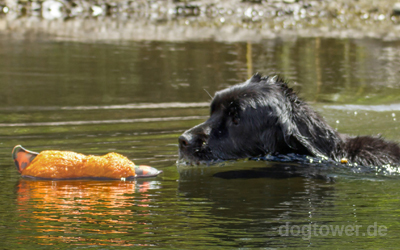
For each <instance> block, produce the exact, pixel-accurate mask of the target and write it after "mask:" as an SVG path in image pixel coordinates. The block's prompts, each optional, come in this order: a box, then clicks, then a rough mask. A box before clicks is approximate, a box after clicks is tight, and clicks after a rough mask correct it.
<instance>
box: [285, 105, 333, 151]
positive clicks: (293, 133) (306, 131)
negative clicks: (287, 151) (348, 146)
mask: <svg viewBox="0 0 400 250" xmlns="http://www.w3.org/2000/svg"><path fill="white" fill-rule="evenodd" d="M300 109H301V110H300V111H299V110H297V111H295V112H294V113H295V114H293V115H291V116H290V117H286V118H288V119H287V120H286V121H283V120H282V118H283V119H285V118H284V117H281V124H282V131H283V134H284V139H285V142H286V144H287V145H288V146H289V147H291V148H293V149H296V151H299V152H302V153H308V154H310V155H314V156H317V157H323V158H325V157H332V155H331V154H332V152H334V151H335V149H336V148H337V146H338V145H339V144H340V142H341V139H340V138H339V136H338V134H337V132H335V131H334V129H333V128H332V127H330V126H329V125H328V124H326V122H325V121H324V120H323V119H322V118H321V117H319V115H317V113H316V112H315V111H313V110H312V109H311V108H309V107H302V108H300ZM304 151H305V152H304Z"/></svg>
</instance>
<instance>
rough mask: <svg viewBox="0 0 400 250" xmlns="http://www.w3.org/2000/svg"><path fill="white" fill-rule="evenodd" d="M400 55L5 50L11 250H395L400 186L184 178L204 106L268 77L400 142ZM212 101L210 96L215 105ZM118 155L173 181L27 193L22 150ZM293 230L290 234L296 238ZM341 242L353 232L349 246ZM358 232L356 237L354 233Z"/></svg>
mask: <svg viewBox="0 0 400 250" xmlns="http://www.w3.org/2000/svg"><path fill="white" fill-rule="evenodd" d="M399 69H400V43H384V42H380V41H375V40H321V39H302V40H292V41H282V40H271V41H265V42H263V43H261V44H246V43H231V44H225V43H217V42H187V43H163V42H121V43H107V42H97V43H78V42H67V41H62V40H61V41H60V40H59V39H57V40H40V39H29V38H26V39H21V38H18V39H17V38H12V37H2V38H0V88H1V90H2V91H1V92H0V100H1V101H0V186H1V189H0V239H1V242H2V245H3V246H4V249H40V248H51V249H66V248H74V249H81V248H82V249H83V248H88V247H92V246H97V247H100V248H103V249H111V248H116V249H119V248H121V247H122V246H144V247H157V248H178V249H189V248H199V249H208V248H210V247H217V246H220V247H234V248H252V247H257V248H269V247H270V248H280V247H315V248H323V247H325V248H332V247H335V248H351V249H354V248H366V247H375V248H390V247H395V246H397V245H398V244H399V243H400V240H399V239H400V225H399V224H400V222H399V217H400V209H399V205H400V202H399V197H400V188H399V184H398V183H399V182H400V177H398V174H397V175H396V173H394V175H392V176H386V175H382V174H380V173H369V174H366V173H353V171H352V170H351V169H348V170H346V169H342V170H341V171H334V170H332V173H328V174H329V175H330V176H334V177H335V176H336V177H335V179H336V182H326V181H324V180H321V179H315V178H304V177H294V178H272V177H270V178H242V179H223V178H217V177H214V176H213V175H214V174H215V173H219V172H223V171H229V170H233V169H234V170H248V169H252V168H262V167H265V166H270V165H271V163H265V162H254V161H240V162H235V163H228V164H226V165H224V166H209V167H207V166H199V167H180V168H179V169H178V168H177V166H176V163H175V162H176V160H177V150H178V147H177V138H178V136H179V135H180V134H181V133H182V132H183V131H184V130H186V129H188V128H190V127H192V126H194V125H196V124H198V123H200V122H202V121H203V120H204V119H205V117H206V116H207V114H208V107H207V102H209V100H210V97H209V96H208V94H207V93H206V91H207V92H209V93H211V94H212V93H214V92H215V91H217V90H220V89H222V88H224V87H227V86H230V85H233V84H235V83H239V82H242V81H244V80H246V79H247V78H248V76H249V75H251V74H252V73H255V72H256V71H258V72H262V73H264V74H271V73H279V74H281V75H282V76H284V77H285V78H286V79H288V80H289V81H290V82H291V84H292V86H293V87H294V88H295V89H296V91H298V92H299V93H300V95H301V96H302V97H303V98H304V99H306V100H308V101H309V102H310V103H311V105H312V106H313V107H314V108H315V109H317V110H318V111H319V112H320V113H321V114H322V115H323V116H324V117H325V119H326V120H327V121H328V122H329V123H330V124H331V125H332V126H333V127H335V128H337V129H338V130H339V131H340V132H343V133H349V134H353V135H358V134H378V133H382V135H383V136H385V137H386V138H389V139H391V140H394V141H397V142H400V135H399V127H400V125H399V121H400V81H399V79H400V70H399ZM205 90H206V91H205ZM17 144H21V145H23V146H24V147H26V148H28V149H31V150H34V151H41V150H45V149H60V150H73V151H77V152H81V153H86V154H105V153H107V152H110V151H115V152H118V153H121V154H124V155H126V156H127V157H129V158H130V159H132V160H133V161H134V162H135V163H137V164H148V165H151V166H154V167H156V168H158V169H160V170H163V171H164V173H163V174H162V175H160V176H159V177H157V178H152V179H142V180H137V181H131V182H123V181H31V180H25V179H21V178H20V176H19V174H18V172H17V170H16V169H15V167H14V166H13V162H12V159H11V150H12V148H13V146H15V145H17ZM287 223H289V224H287ZM333 227H342V229H347V230H348V231H347V233H346V231H344V230H342V233H341V235H339V233H338V232H336V233H335V232H333V229H331V228H333ZM356 229H357V230H356Z"/></svg>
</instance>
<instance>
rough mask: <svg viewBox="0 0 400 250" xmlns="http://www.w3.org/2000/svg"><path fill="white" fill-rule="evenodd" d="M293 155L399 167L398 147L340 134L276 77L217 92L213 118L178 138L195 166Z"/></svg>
mask: <svg viewBox="0 0 400 250" xmlns="http://www.w3.org/2000/svg"><path fill="white" fill-rule="evenodd" d="M290 153H294V154H298V155H309V156H314V157H323V158H326V157H328V158H330V159H333V160H335V161H338V162H340V161H342V162H348V163H357V164H360V165H364V166H369V165H373V166H381V165H385V164H391V165H399V164H400V147H399V146H398V145H397V143H394V142H387V141H385V140H383V139H382V138H380V137H371V136H359V137H350V136H347V135H343V134H339V133H338V132H336V131H335V130H334V129H333V128H332V127H330V126H329V125H328V124H327V123H326V122H325V121H324V120H323V119H322V118H321V117H320V116H319V115H318V114H317V113H316V112H315V111H314V110H313V109H312V108H311V107H310V106H309V105H307V104H306V103H305V102H303V101H302V100H300V99H299V98H298V97H297V95H296V94H295V93H294V92H293V90H292V89H291V88H289V87H288V86H287V84H286V83H285V82H284V81H282V80H281V79H279V78H278V77H277V76H275V77H261V76H260V75H259V74H255V75H254V76H253V77H252V78H251V79H249V80H247V81H246V82H244V83H242V84H238V85H235V86H232V87H230V88H227V89H224V90H222V91H219V92H217V93H216V94H215V97H214V99H213V100H212V103H211V114H210V118H209V119H208V120H207V121H206V122H204V123H202V124H200V125H197V126H195V127H193V128H191V129H189V130H187V131H186V132H185V133H183V134H182V135H181V136H180V137H179V156H180V158H181V159H184V160H187V161H189V162H191V163H195V164H198V163H200V162H207V163H209V162H214V161H219V160H231V159H240V158H251V157H262V156H265V155H287V154H290Z"/></svg>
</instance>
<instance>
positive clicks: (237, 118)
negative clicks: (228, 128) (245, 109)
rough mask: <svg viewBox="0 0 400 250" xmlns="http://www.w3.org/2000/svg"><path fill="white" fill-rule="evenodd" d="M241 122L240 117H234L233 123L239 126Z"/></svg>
mask: <svg viewBox="0 0 400 250" xmlns="http://www.w3.org/2000/svg"><path fill="white" fill-rule="evenodd" d="M239 122H240V119H239V117H237V116H234V117H232V123H233V124H235V125H238V124H239Z"/></svg>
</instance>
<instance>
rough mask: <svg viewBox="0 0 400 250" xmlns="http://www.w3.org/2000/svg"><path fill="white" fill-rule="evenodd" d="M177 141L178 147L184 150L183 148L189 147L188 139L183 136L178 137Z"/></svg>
mask: <svg viewBox="0 0 400 250" xmlns="http://www.w3.org/2000/svg"><path fill="white" fill-rule="evenodd" d="M178 140H179V146H180V147H184V148H185V147H187V146H189V144H190V138H187V137H186V136H185V135H184V134H183V135H181V136H179V138H178Z"/></svg>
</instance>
